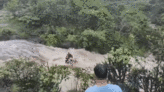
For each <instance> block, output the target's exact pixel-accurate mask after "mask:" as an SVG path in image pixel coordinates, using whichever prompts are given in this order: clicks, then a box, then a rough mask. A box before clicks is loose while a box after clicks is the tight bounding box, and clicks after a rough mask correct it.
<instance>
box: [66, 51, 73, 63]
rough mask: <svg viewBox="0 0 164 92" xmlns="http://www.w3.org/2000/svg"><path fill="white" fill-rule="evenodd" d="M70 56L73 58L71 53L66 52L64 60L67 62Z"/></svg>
mask: <svg viewBox="0 0 164 92" xmlns="http://www.w3.org/2000/svg"><path fill="white" fill-rule="evenodd" d="M70 58H73V56H72V54H71V53H69V52H68V54H67V56H66V60H65V63H69V62H68V61H69V59H70Z"/></svg>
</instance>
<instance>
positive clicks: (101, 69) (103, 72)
mask: <svg viewBox="0 0 164 92" xmlns="http://www.w3.org/2000/svg"><path fill="white" fill-rule="evenodd" d="M94 73H95V75H96V77H97V78H98V79H99V80H104V79H106V78H107V67H105V65H103V64H97V65H96V66H95V68H94Z"/></svg>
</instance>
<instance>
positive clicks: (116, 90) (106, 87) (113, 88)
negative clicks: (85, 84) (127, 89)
mask: <svg viewBox="0 0 164 92" xmlns="http://www.w3.org/2000/svg"><path fill="white" fill-rule="evenodd" d="M94 73H95V75H96V78H97V80H96V85H95V86H93V87H90V88H88V89H87V90H86V91H85V92H122V90H121V88H120V87H119V86H118V85H113V84H107V80H106V78H107V73H109V72H107V67H105V65H102V64H97V65H96V66H95V68H94Z"/></svg>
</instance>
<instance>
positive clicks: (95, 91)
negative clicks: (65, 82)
mask: <svg viewBox="0 0 164 92" xmlns="http://www.w3.org/2000/svg"><path fill="white" fill-rule="evenodd" d="M85 92H122V90H121V88H120V87H119V86H118V85H112V84H108V85H106V86H101V87H97V86H96V85H95V86H93V87H90V88H88V89H87V90H86V91H85Z"/></svg>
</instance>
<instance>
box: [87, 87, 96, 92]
mask: <svg viewBox="0 0 164 92" xmlns="http://www.w3.org/2000/svg"><path fill="white" fill-rule="evenodd" d="M94 90H95V86H92V87H89V88H87V90H86V91H85V92H94Z"/></svg>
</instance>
